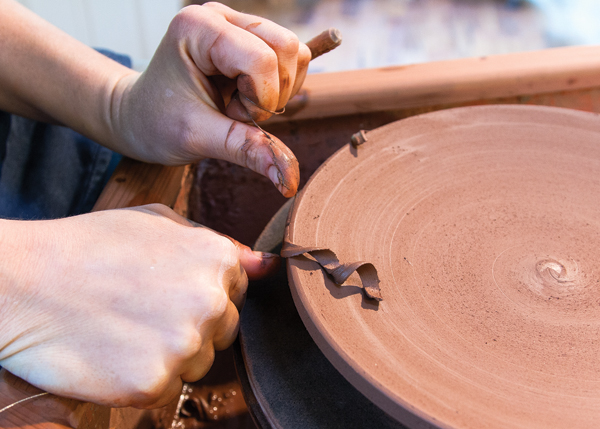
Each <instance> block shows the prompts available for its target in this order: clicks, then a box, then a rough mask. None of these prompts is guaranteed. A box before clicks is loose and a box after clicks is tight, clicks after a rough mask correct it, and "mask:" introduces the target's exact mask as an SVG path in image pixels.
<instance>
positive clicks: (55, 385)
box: [0, 205, 277, 407]
mask: <svg viewBox="0 0 600 429" xmlns="http://www.w3.org/2000/svg"><path fill="white" fill-rule="evenodd" d="M0 236H1V237H2V243H3V244H2V249H1V253H2V258H1V260H0V279H2V281H1V282H0V310H1V313H0V314H2V317H1V318H0V365H2V366H3V367H5V368H6V369H7V370H9V371H10V372H12V373H14V374H15V375H18V376H19V377H21V378H23V379H25V380H27V381H28V382H30V383H32V384H34V385H36V386H38V387H40V388H42V389H45V390H47V391H49V392H51V393H55V394H58V395H62V396H67V397H73V398H78V399H82V400H88V401H93V402H97V403H102V404H107V405H112V406H129V405H132V406H138V407H155V406H161V405H164V404H166V403H168V402H169V401H170V400H172V399H173V398H174V397H175V396H176V395H177V394H178V393H179V392H180V390H181V386H182V380H183V381H193V380H197V379H199V378H200V377H202V376H203V375H204V374H205V373H206V372H207V371H208V369H209V367H210V366H211V364H212V361H213V356H214V349H217V350H219V349H223V348H225V347H227V346H229V345H230V344H231V343H232V342H233V340H234V337H235V335H236V333H237V329H238V311H239V308H240V307H241V305H242V303H243V301H244V296H245V292H246V287H247V278H248V276H249V277H250V278H252V277H258V276H262V275H264V274H266V273H267V272H268V271H270V270H271V269H273V268H274V266H275V265H276V263H277V260H276V259H274V258H273V257H269V255H263V254H260V253H254V252H252V251H251V250H250V249H249V248H247V247H245V246H242V245H239V244H236V243H234V242H232V241H231V240H229V239H228V238H226V237H223V236H220V235H217V234H216V233H214V232H212V231H210V230H208V229H204V228H194V227H191V226H190V224H189V223H188V221H187V220H185V219H184V218H182V217H180V216H178V215H176V214H175V213H174V212H172V211H171V210H170V209H168V208H166V207H164V206H160V205H152V206H144V207H139V208H134V209H122V210H111V211H105V212H97V213H92V214H87V215H82V216H77V217H72V218H66V219H61V220H52V221H38V222H18V221H5V220H1V221H0ZM15 273H16V274H15Z"/></svg>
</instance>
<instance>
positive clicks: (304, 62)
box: [298, 43, 312, 68]
mask: <svg viewBox="0 0 600 429" xmlns="http://www.w3.org/2000/svg"><path fill="white" fill-rule="evenodd" d="M311 57H312V53H311V52H310V48H309V47H308V46H306V45H305V44H304V43H302V44H300V46H299V48H298V66H299V67H300V68H303V67H308V64H309V63H310V59H311Z"/></svg>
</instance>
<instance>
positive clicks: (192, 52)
mask: <svg viewBox="0 0 600 429" xmlns="http://www.w3.org/2000/svg"><path fill="white" fill-rule="evenodd" d="M227 9H228V8H227ZM236 13H237V12H236ZM174 22H175V23H176V24H177V26H178V27H181V28H183V29H187V30H188V33H186V38H187V39H189V40H193V43H192V42H190V43H188V44H187V45H186V47H187V54H188V55H189V56H190V58H191V60H192V61H193V63H194V65H195V66H196V67H197V68H198V69H199V70H200V71H201V72H202V73H203V74H204V75H206V76H214V75H219V74H220V75H224V76H226V77H228V78H229V79H235V80H236V84H237V88H238V90H239V91H241V92H242V93H243V94H244V95H245V96H246V97H248V98H249V99H251V100H252V101H253V102H255V103H256V104H258V105H260V106H263V107H265V108H266V109H269V110H276V109H277V104H278V101H279V72H278V57H277V54H276V53H275V52H274V51H273V49H272V48H271V47H270V46H269V44H268V43H266V42H265V41H264V40H262V39H261V38H260V37H258V36H255V35H254V34H252V33H250V32H248V31H246V30H245V29H243V28H240V27H238V26H237V25H234V24H232V23H231V22H229V21H228V19H227V17H226V16H225V13H224V10H223V9H222V8H219V7H214V6H210V5H204V6H195V7H194V6H190V7H187V8H185V9H184V10H183V11H182V12H180V13H179V14H178V15H177V17H176V19H175V20H174ZM190 29H193V30H194V34H189V30H190ZM242 103H243V104H244V105H246V103H244V102H243V101H242ZM247 104H248V105H249V104H251V103H249V102H247ZM248 105H247V107H248V108H250V107H249V106H248ZM263 113H264V112H263ZM269 116H271V115H270V114H267V116H266V118H268V117H269ZM266 118H265V117H264V116H262V117H256V118H255V119H256V120H262V119H266Z"/></svg>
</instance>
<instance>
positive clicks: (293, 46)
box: [210, 3, 310, 120]
mask: <svg viewBox="0 0 600 429" xmlns="http://www.w3.org/2000/svg"><path fill="white" fill-rule="evenodd" d="M210 7H213V8H215V9H217V10H219V11H220V12H221V13H223V15H224V16H225V17H226V18H227V21H228V22H230V23H232V24H234V25H236V26H238V27H240V28H242V29H244V30H246V31H248V32H249V33H252V34H254V35H255V36H257V37H259V38H260V39H261V40H263V41H265V43H267V45H269V47H270V48H271V49H272V50H273V51H274V52H275V54H276V55H277V70H278V75H279V76H278V77H279V88H278V89H279V97H278V102H277V108H276V109H271V110H278V109H281V108H282V107H284V106H285V105H286V104H287V102H288V100H289V99H290V96H291V95H292V90H293V88H294V87H295V85H294V83H295V82H296V71H297V68H298V54H299V45H300V43H299V41H298V37H297V36H296V35H295V34H294V33H293V32H291V31H290V30H288V29H286V28H284V27H281V26H279V25H277V24H275V23H274V22H272V21H269V20H268V19H265V18H262V17H259V16H255V15H248V14H245V13H240V12H237V11H235V10H233V9H230V8H229V7H227V6H224V5H221V4H218V3H217V4H211V5H210ZM309 58H310V57H309ZM240 91H242V93H244V94H245V92H244V91H243V90H242V88H241V87H240ZM253 101H255V100H253ZM258 101H260V100H258ZM242 102H243V100H242ZM244 104H245V103H244ZM255 119H256V118H255ZM256 120H258V119H256Z"/></svg>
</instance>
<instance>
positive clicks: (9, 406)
mask: <svg viewBox="0 0 600 429" xmlns="http://www.w3.org/2000/svg"><path fill="white" fill-rule="evenodd" d="M48 394H49V393H48V392H42V393H38V394H37V395H33V396H28V397H27V398H23V399H21V400H19V401H17V402H13V403H12V404H10V405H7V406H6V407H4V408H2V409H1V410H0V414H2V413H3V412H5V411H7V410H9V409H11V408H12V407H15V406H17V405H19V404H22V403H23V402H25V401H29V400H31V399H35V398H39V397H40V396H44V395H48Z"/></svg>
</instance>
